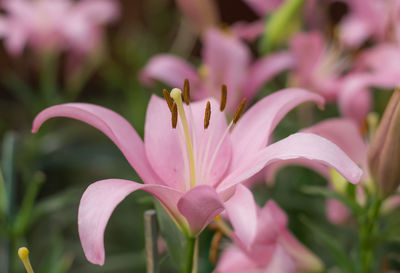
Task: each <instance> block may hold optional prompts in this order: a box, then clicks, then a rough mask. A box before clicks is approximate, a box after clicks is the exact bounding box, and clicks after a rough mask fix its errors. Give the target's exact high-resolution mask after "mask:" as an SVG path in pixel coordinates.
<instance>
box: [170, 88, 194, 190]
mask: <svg viewBox="0 0 400 273" xmlns="http://www.w3.org/2000/svg"><path fill="white" fill-rule="evenodd" d="M170 95H171V98H172V99H173V100H174V102H175V103H176V107H177V108H178V114H179V116H180V118H181V123H182V128H183V132H184V134H185V139H186V146H187V149H188V156H189V169H190V170H189V171H190V188H193V187H194V186H195V185H196V173H195V162H194V154H193V143H192V138H191V136H190V130H189V125H188V121H187V118H186V114H185V109H184V108H183V101H182V91H181V90H180V89H178V88H174V89H172V91H171V93H170Z"/></svg>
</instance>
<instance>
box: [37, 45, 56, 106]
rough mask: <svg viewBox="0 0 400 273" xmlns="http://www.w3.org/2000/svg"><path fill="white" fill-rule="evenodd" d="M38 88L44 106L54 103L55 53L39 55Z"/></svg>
mask: <svg viewBox="0 0 400 273" xmlns="http://www.w3.org/2000/svg"><path fill="white" fill-rule="evenodd" d="M40 89H41V95H42V99H43V101H44V104H45V106H49V105H51V104H53V103H55V97H56V92H57V54H55V53H52V52H51V53H43V54H42V55H41V56H40Z"/></svg>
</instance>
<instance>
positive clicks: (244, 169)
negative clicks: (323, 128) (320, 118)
mask: <svg viewBox="0 0 400 273" xmlns="http://www.w3.org/2000/svg"><path fill="white" fill-rule="evenodd" d="M296 158H305V159H308V160H315V161H317V162H319V163H321V164H324V165H327V166H329V167H331V168H334V169H335V170H337V171H338V172H339V173H340V174H342V175H343V177H345V178H346V179H347V180H348V181H349V182H351V183H358V181H359V180H360V179H361V176H362V170H361V169H360V168H359V167H358V166H357V165H356V164H355V163H354V162H353V161H352V160H351V159H350V158H349V157H348V156H347V155H346V154H345V153H344V152H343V151H342V150H341V149H340V148H339V147H337V146H336V145H335V144H333V143H332V142H330V141H329V140H327V139H325V138H322V137H320V136H317V135H314V134H308V133H297V134H293V135H291V136H289V137H287V138H285V139H283V140H281V141H278V142H276V143H274V144H271V145H269V146H268V147H266V148H265V149H263V150H262V151H260V152H259V153H257V154H256V155H255V156H253V157H248V158H247V160H246V162H244V163H243V164H242V166H240V167H238V168H237V170H235V171H233V172H232V173H230V174H229V175H228V176H227V177H226V178H225V180H223V181H222V182H221V184H220V185H219V186H218V189H217V190H218V192H219V193H220V194H221V195H222V196H224V197H225V194H227V193H229V190H230V188H231V187H232V186H234V185H236V184H237V183H240V182H242V181H244V180H245V179H247V178H249V177H251V176H252V175H254V174H256V173H257V172H259V171H260V170H261V169H263V168H264V167H265V166H266V165H268V164H270V163H273V162H276V161H278V160H288V159H296ZM225 191H226V192H225Z"/></svg>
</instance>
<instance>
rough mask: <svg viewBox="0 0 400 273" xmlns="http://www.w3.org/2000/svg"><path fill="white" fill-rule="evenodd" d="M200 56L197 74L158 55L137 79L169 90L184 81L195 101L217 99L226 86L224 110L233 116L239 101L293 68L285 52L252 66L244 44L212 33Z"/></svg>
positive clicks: (188, 66) (180, 62) (186, 65)
mask: <svg viewBox="0 0 400 273" xmlns="http://www.w3.org/2000/svg"><path fill="white" fill-rule="evenodd" d="M202 56H203V63H202V65H201V66H200V68H198V69H197V70H196V68H195V67H193V66H192V65H191V64H189V63H187V62H186V61H184V60H183V59H181V58H179V57H176V56H173V55H169V54H162V55H157V56H155V57H153V58H152V59H150V61H149V62H148V63H147V65H146V66H145V68H144V69H143V70H142V72H141V74H140V79H141V81H142V82H143V83H144V84H146V85H151V84H152V83H153V81H154V80H159V81H161V82H164V83H166V84H168V85H169V86H179V85H180V84H181V79H182V78H187V79H189V80H190V82H191V85H192V90H193V92H192V93H193V97H194V99H196V100H200V99H204V98H206V97H214V98H219V96H220V94H219V89H220V87H221V85H222V84H226V85H227V86H228V87H229V92H230V94H231V95H230V98H229V100H228V102H227V109H228V111H230V112H233V111H234V110H235V107H236V106H237V105H238V104H239V103H240V100H241V98H242V97H246V98H247V99H251V98H253V97H254V96H255V95H256V93H257V92H258V91H259V89H260V88H261V87H262V85H263V84H264V83H265V82H267V81H268V80H269V79H271V78H272V77H274V76H276V75H277V74H279V73H280V72H282V71H283V70H285V69H288V68H290V67H291V66H292V65H293V58H292V56H291V54H290V53H288V52H279V53H276V54H273V55H270V56H267V57H264V58H261V59H259V60H257V61H254V62H252V60H251V54H250V51H249V49H248V48H247V46H246V45H245V44H244V43H243V42H241V41H240V40H238V39H237V38H235V37H234V36H231V35H228V34H226V33H223V32H221V31H218V30H215V29H213V30H209V31H207V32H206V34H205V36H204V47H203V54H202Z"/></svg>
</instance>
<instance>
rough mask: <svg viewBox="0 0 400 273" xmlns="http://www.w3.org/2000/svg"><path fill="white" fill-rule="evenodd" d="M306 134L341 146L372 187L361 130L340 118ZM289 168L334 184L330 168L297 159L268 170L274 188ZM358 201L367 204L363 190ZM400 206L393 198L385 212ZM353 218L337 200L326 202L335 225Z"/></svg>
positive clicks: (275, 165) (326, 122)
mask: <svg viewBox="0 0 400 273" xmlns="http://www.w3.org/2000/svg"><path fill="white" fill-rule="evenodd" d="M303 132H307V133H313V134H316V135H319V136H321V137H324V138H326V139H329V140H330V141H332V142H333V143H335V144H336V145H338V146H339V147H340V148H341V149H342V150H343V151H344V152H345V153H346V154H347V155H348V156H349V157H350V158H351V159H352V160H353V161H354V162H356V163H357V164H358V165H359V166H361V168H362V169H363V170H364V175H363V177H362V180H361V183H362V184H363V185H367V186H368V184H369V183H371V180H370V179H371V177H370V174H369V167H368V163H367V151H368V148H369V145H368V143H367V142H366V141H365V140H364V138H363V137H362V135H361V133H360V131H359V129H358V126H357V124H356V123H355V122H354V121H352V120H350V119H341V118H333V119H327V120H324V121H322V122H320V123H318V124H316V125H314V126H312V127H309V128H307V129H305V130H303ZM288 165H299V166H304V167H307V168H310V169H312V170H314V171H316V172H317V173H319V174H320V175H322V176H323V177H325V178H326V179H327V180H328V181H330V182H331V174H330V171H329V168H327V167H324V166H321V165H317V164H315V162H312V161H309V160H305V159H300V160H299V159H297V160H286V161H281V162H279V163H275V164H271V165H270V166H269V167H267V169H266V173H265V178H266V181H267V183H268V184H269V185H272V184H273V183H274V180H275V176H276V174H277V172H278V171H279V170H280V169H282V168H284V167H285V166H288ZM330 188H334V187H333V185H332V184H331V185H330ZM332 190H334V189H332ZM357 200H358V202H360V203H362V202H364V201H363V200H365V194H364V192H363V190H362V188H361V187H358V188H357ZM399 203H400V198H399V197H398V196H392V197H390V198H388V199H386V200H385V202H384V203H383V211H386V212H387V211H390V210H392V209H393V208H395V207H398V205H399ZM350 215H351V213H350V211H349V210H348V208H347V207H346V206H345V205H343V204H342V203H341V202H339V201H337V200H335V199H327V204H326V216H327V218H328V219H329V220H330V221H331V222H332V223H335V224H341V223H343V222H345V221H346V220H347V219H348V218H349V217H350Z"/></svg>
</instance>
